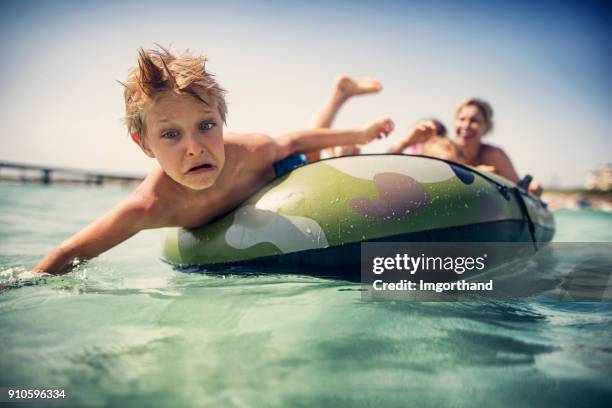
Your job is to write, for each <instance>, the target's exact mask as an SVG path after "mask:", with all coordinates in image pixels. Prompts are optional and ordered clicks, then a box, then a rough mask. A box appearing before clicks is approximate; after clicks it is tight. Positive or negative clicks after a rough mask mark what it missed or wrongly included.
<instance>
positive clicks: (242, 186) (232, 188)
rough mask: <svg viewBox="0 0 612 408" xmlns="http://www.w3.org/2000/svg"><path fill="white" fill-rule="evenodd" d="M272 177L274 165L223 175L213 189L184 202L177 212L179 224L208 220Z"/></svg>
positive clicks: (247, 196) (266, 182) (233, 205)
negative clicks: (198, 197) (197, 197)
mask: <svg viewBox="0 0 612 408" xmlns="http://www.w3.org/2000/svg"><path fill="white" fill-rule="evenodd" d="M273 179H274V170H273V168H272V167H271V166H270V167H269V168H265V167H261V168H258V167H254V168H242V169H237V171H235V172H233V173H232V174H228V175H225V176H224V177H220V178H219V179H218V181H217V183H216V185H215V187H214V190H211V191H203V192H202V195H201V197H200V199H195V200H190V202H188V203H185V204H186V205H185V206H183V208H182V209H181V211H180V213H179V214H177V221H178V224H180V225H181V226H183V227H189V228H193V227H196V226H200V225H204V224H207V223H209V222H211V221H213V220H215V219H216V218H218V217H220V216H222V215H224V214H226V213H228V212H230V211H231V210H233V209H234V208H236V207H237V206H239V205H240V204H242V203H243V202H244V201H245V200H247V199H248V198H249V197H251V196H252V195H253V194H255V193H257V192H258V191H259V190H260V189H262V188H263V187H264V186H265V185H266V184H268V183H269V182H270V181H272V180H273Z"/></svg>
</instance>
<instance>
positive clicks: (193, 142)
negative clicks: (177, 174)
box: [187, 136, 204, 156]
mask: <svg viewBox="0 0 612 408" xmlns="http://www.w3.org/2000/svg"><path fill="white" fill-rule="evenodd" d="M202 153H204V147H203V146H202V145H201V144H200V143H199V142H198V140H197V138H195V137H193V136H190V137H189V138H188V140H187V155H188V156H200V155H202Z"/></svg>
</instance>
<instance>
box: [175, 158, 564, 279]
mask: <svg viewBox="0 0 612 408" xmlns="http://www.w3.org/2000/svg"><path fill="white" fill-rule="evenodd" d="M554 231H555V225H554V219H553V216H552V214H551V213H550V211H548V210H547V208H546V205H545V204H544V203H543V202H542V201H540V200H539V199H538V198H536V197H533V196H531V195H529V194H527V192H526V191H525V190H524V189H522V188H520V187H517V186H516V185H515V184H513V183H511V182H509V181H508V180H506V179H504V178H502V177H499V176H497V175H494V174H491V173H481V172H479V171H477V170H476V169H474V168H471V167H468V166H464V165H460V164H456V163H452V162H446V161H444V160H440V159H436V158H431V157H425V156H411V155H399V154H398V155H395V154H372V155H359V156H347V157H339V158H332V159H327V160H321V161H317V162H314V163H311V164H307V165H304V166H302V167H299V168H296V169H294V170H293V171H291V172H289V173H288V174H286V175H285V176H283V177H281V178H278V179H276V180H274V181H273V182H272V183H270V184H269V185H268V186H266V187H265V188H264V189H262V190H261V191H259V192H258V193H257V194H255V195H254V196H252V197H251V198H250V199H248V200H247V201H246V202H244V203H243V204H242V205H240V206H239V207H238V208H236V209H234V210H233V211H232V212H230V213H228V214H227V215H225V216H223V217H221V218H220V219H218V220H217V221H215V222H213V223H211V224H208V225H206V226H204V227H201V228H197V229H181V228H171V229H169V231H168V236H167V238H166V241H165V245H164V251H163V259H164V260H166V261H168V262H170V263H172V264H175V265H178V266H193V265H198V266H201V267H204V268H206V267H215V266H217V267H218V266H231V265H263V266H275V265H279V266H282V265H285V266H288V265H302V266H315V267H339V266H358V265H359V262H360V245H361V243H362V242H530V241H531V242H533V243H534V244H538V243H543V242H548V241H550V240H551V239H552V237H553V235H554Z"/></svg>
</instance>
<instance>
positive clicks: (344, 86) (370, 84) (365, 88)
mask: <svg viewBox="0 0 612 408" xmlns="http://www.w3.org/2000/svg"><path fill="white" fill-rule="evenodd" d="M381 89H382V84H381V83H380V82H378V81H375V80H373V79H370V78H351V77H348V76H346V75H342V76H339V77H338V78H337V79H336V91H338V92H339V93H341V94H342V95H343V96H345V97H347V98H349V97H351V96H355V95H363V94H369V93H374V92H378V91H380V90H381Z"/></svg>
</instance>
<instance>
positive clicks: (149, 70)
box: [122, 45, 227, 140]
mask: <svg viewBox="0 0 612 408" xmlns="http://www.w3.org/2000/svg"><path fill="white" fill-rule="evenodd" d="M158 47H159V50H144V49H142V48H141V49H140V50H138V65H137V66H135V67H134V68H132V70H131V71H130V74H129V76H128V79H127V81H126V82H125V83H122V85H123V86H124V88H125V90H124V93H123V96H124V98H125V124H126V125H127V128H128V131H129V132H130V133H131V134H132V135H133V134H136V135H138V137H139V139H140V140H142V138H143V137H144V135H145V133H146V129H145V114H146V112H145V109H144V106H145V103H146V102H147V101H149V100H154V99H155V98H156V97H157V96H158V95H159V94H161V93H163V92H176V93H178V94H185V95H191V96H193V97H194V98H196V99H198V100H200V101H201V102H203V103H204V104H205V105H207V106H210V105H211V101H212V102H214V103H215V105H216V107H217V109H218V111H219V114H220V115H221V118H222V119H223V122H224V123H225V118H226V116H227V105H226V103H225V93H226V91H225V90H224V89H223V88H221V86H219V84H218V83H217V81H216V80H215V79H214V76H213V75H212V74H211V73H209V72H206V57H204V56H197V57H194V56H192V55H191V54H189V52H188V51H187V52H185V53H184V54H183V55H181V56H178V57H177V56H175V55H174V54H172V53H171V52H170V51H169V50H167V49H166V48H163V47H161V46H159V45H158ZM202 95H205V96H206V97H207V98H208V101H206V100H205V99H204V98H203V97H202Z"/></svg>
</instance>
